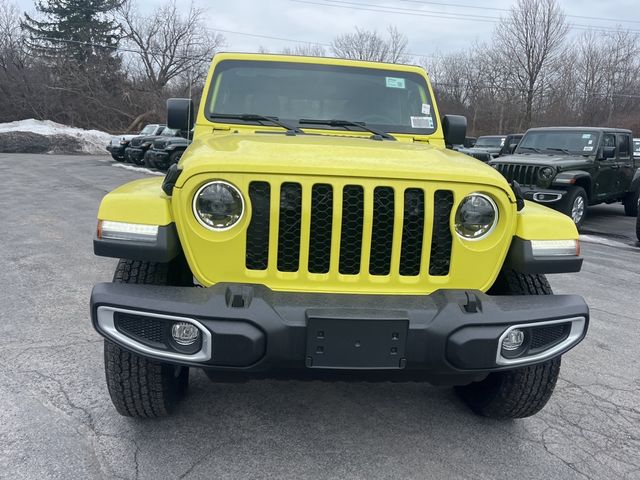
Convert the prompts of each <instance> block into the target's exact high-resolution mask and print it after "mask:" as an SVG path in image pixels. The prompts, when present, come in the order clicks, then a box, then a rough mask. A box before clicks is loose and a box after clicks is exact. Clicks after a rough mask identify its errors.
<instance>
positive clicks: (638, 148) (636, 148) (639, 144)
mask: <svg viewBox="0 0 640 480" xmlns="http://www.w3.org/2000/svg"><path fill="white" fill-rule="evenodd" d="M633 153H634V155H640V140H634V141H633Z"/></svg>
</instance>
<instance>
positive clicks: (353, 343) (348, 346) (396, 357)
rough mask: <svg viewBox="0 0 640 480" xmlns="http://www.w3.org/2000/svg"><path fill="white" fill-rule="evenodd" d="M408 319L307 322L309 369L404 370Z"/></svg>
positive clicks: (348, 319)
mask: <svg viewBox="0 0 640 480" xmlns="http://www.w3.org/2000/svg"><path fill="white" fill-rule="evenodd" d="M408 328H409V321H408V320H407V319H384V318H376V319H367V318H357V319H354V318H339V317H314V316H310V317H308V319H307V355H306V365H307V367H309V368H328V369H371V370H378V369H381V370H384V369H401V368H404V366H405V364H406V359H405V349H406V343H407V331H408Z"/></svg>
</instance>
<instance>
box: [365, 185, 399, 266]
mask: <svg viewBox="0 0 640 480" xmlns="http://www.w3.org/2000/svg"><path fill="white" fill-rule="evenodd" d="M393 195H394V192H393V189H392V188H390V187H377V188H376V189H375V190H374V191H373V230H372V232H371V257H370V259H369V273H370V274H371V275H389V272H390V271H391V247H392V245H393V214H394V198H393Z"/></svg>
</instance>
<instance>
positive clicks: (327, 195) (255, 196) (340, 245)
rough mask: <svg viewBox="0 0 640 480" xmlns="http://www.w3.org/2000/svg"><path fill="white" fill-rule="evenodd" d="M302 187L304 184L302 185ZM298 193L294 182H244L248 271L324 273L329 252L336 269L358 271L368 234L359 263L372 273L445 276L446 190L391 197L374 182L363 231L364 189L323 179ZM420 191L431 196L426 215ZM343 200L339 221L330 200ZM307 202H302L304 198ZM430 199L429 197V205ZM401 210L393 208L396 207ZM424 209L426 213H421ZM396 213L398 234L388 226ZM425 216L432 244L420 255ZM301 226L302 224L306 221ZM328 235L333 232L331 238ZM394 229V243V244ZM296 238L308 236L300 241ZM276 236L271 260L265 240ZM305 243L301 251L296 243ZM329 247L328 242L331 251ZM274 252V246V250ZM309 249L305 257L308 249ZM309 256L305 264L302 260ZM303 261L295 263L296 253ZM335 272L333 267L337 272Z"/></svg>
mask: <svg viewBox="0 0 640 480" xmlns="http://www.w3.org/2000/svg"><path fill="white" fill-rule="evenodd" d="M304 188H307V186H305V187H304ZM309 188H310V189H311V192H310V195H308V196H307V195H305V200H304V202H305V203H304V205H303V195H302V193H303V187H302V185H301V184H299V183H292V182H287V183H283V184H282V185H281V186H273V185H270V184H269V183H268V182H264V181H253V182H251V183H250V184H249V198H250V201H251V206H252V216H251V220H250V223H249V227H248V229H247V234H246V235H247V237H246V258H245V262H246V267H247V269H249V270H267V269H274V270H275V269H276V268H277V270H278V271H280V272H298V271H300V270H302V271H308V272H309V273H314V274H326V273H331V263H332V257H334V258H333V261H334V262H336V263H337V267H338V268H337V270H338V272H339V273H340V274H342V275H358V274H360V273H362V272H361V271H360V267H361V262H362V257H363V250H362V249H363V241H364V240H365V239H366V238H367V237H368V236H369V235H370V237H369V239H370V250H369V251H368V252H367V253H368V254H369V255H368V257H369V261H368V265H366V266H365V267H364V270H365V272H366V273H367V274H369V275H372V276H386V275H401V276H418V275H420V274H421V273H422V274H423V275H426V274H427V272H428V274H429V275H432V276H445V275H448V274H449V268H450V262H451V248H452V235H451V228H450V216H451V210H452V208H453V201H454V198H453V192H451V191H449V190H438V191H435V192H427V191H425V190H423V189H421V188H407V189H405V190H401V196H400V195H398V198H400V199H402V200H401V201H400V202H398V203H396V195H397V192H396V190H395V188H397V187H391V186H377V187H374V188H373V189H372V191H371V196H366V198H367V199H368V200H367V201H368V202H369V201H371V202H372V205H368V206H367V207H368V208H369V209H370V210H371V212H372V218H371V224H370V228H371V230H370V231H366V232H365V231H364V212H365V191H364V187H363V186H362V185H346V186H344V187H342V186H340V187H335V186H332V185H330V184H326V183H316V184H313V185H309ZM272 189H277V190H278V193H279V198H277V197H274V201H276V202H278V204H279V206H280V210H279V214H278V213H276V212H273V208H272V202H271V197H272V191H271V190H272ZM427 195H432V197H431V198H432V200H433V202H434V207H433V213H431V212H425V211H426V208H427V207H426V206H427ZM340 197H341V198H342V206H341V211H342V219H341V223H340V224H339V225H336V224H335V220H334V210H335V204H336V202H337V201H339V199H340ZM307 202H308V203H307ZM429 205H430V203H429ZM303 208H304V209H305V211H309V217H307V218H308V222H309V224H308V226H307V227H306V228H309V231H308V232H307V234H308V236H303V235H302V211H303ZM398 209H400V211H398ZM426 213H429V215H426ZM399 215H401V216H402V222H401V225H398V228H401V230H402V231H401V232H395V231H394V229H395V217H396V216H399ZM273 222H277V223H278V225H277V228H276V231H277V238H274V237H276V235H270V229H271V228H273V227H272V225H270V224H272V223H273ZM425 222H430V223H432V224H433V230H432V238H431V250H430V253H429V257H425V258H427V261H425V264H424V265H423V264H422V261H423V249H424V243H425V238H424V230H425ZM305 225H306V223H305ZM333 235H338V236H339V238H338V239H336V238H334V237H333ZM394 235H395V237H396V240H395V241H396V242H397V243H396V244H395V245H394ZM302 238H305V241H306V242H308V244H307V245H301V241H302ZM273 242H277V258H272V259H271V261H272V262H273V264H274V265H271V264H270V262H269V250H270V243H273ZM303 248H304V249H305V252H304V255H302V256H301V249H303ZM332 248H335V250H334V251H332ZM274 250H275V249H274ZM394 251H395V252H396V253H395V255H399V265H398V267H396V268H397V269H398V270H397V271H393V270H392V264H393V260H392V259H393V258H394ZM307 252H308V255H307ZM307 256H308V262H307V261H306V258H307ZM301 257H302V258H305V263H306V265H300V258H301ZM335 257H337V258H335ZM338 272H335V273H338Z"/></svg>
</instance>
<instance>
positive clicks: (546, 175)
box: [539, 167, 554, 180]
mask: <svg viewBox="0 0 640 480" xmlns="http://www.w3.org/2000/svg"><path fill="white" fill-rule="evenodd" d="M553 174H554V171H553V168H551V167H544V168H543V169H542V170H540V174H539V175H540V178H541V179H542V180H551V179H552V178H553Z"/></svg>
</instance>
